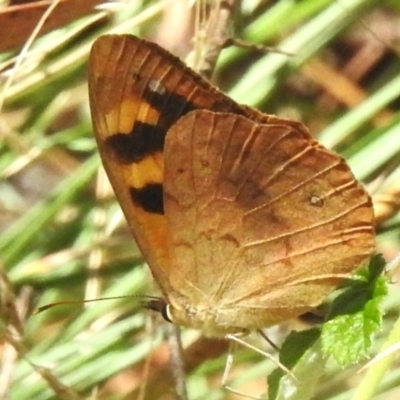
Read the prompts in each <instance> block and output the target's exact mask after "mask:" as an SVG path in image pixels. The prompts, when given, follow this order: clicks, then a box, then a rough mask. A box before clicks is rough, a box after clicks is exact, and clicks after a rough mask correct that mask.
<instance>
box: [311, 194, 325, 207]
mask: <svg viewBox="0 0 400 400" xmlns="http://www.w3.org/2000/svg"><path fill="white" fill-rule="evenodd" d="M310 203H311V205H312V206H315V207H322V206H323V205H324V201H323V200H322V199H321V198H320V197H318V196H311V197H310Z"/></svg>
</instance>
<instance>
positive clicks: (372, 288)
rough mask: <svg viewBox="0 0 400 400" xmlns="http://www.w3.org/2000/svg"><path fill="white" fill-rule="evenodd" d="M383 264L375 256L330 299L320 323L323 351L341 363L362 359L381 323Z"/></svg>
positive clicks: (384, 290)
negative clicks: (326, 317) (326, 315)
mask: <svg viewBox="0 0 400 400" xmlns="http://www.w3.org/2000/svg"><path fill="white" fill-rule="evenodd" d="M384 266H385V262H384V260H383V258H382V257H380V256H376V257H374V259H373V260H372V261H371V263H370V265H369V266H368V268H363V269H361V270H360V271H359V272H357V273H356V275H355V277H354V281H353V282H352V286H351V288H350V289H349V290H347V291H345V292H344V293H342V294H341V295H340V296H338V298H337V299H336V300H335V301H334V303H333V306H332V311H331V314H330V317H329V321H328V322H327V323H325V324H324V326H323V329H322V335H321V340H322V348H323V351H324V353H325V354H327V355H331V356H332V357H333V358H334V359H335V361H336V362H337V363H338V364H339V365H341V366H345V365H347V364H354V363H357V362H359V361H360V360H362V359H365V358H366V357H367V356H368V354H369V351H370V349H371V346H372V340H373V337H374V335H375V334H376V333H377V332H378V331H379V329H380V328H381V326H382V314H383V312H382V309H381V303H382V300H383V298H384V296H385V295H386V294H387V288H386V279H385V278H384V277H383V276H381V275H380V274H381V272H382V270H383V268H384Z"/></svg>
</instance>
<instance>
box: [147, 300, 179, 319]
mask: <svg viewBox="0 0 400 400" xmlns="http://www.w3.org/2000/svg"><path fill="white" fill-rule="evenodd" d="M143 306H144V308H147V309H148V310H152V311H156V312H158V313H160V314H161V316H162V317H163V318H164V319H165V320H166V321H167V322H173V318H172V315H171V311H170V305H169V304H167V303H166V302H165V301H164V300H163V299H154V300H149V301H146V302H145V303H143Z"/></svg>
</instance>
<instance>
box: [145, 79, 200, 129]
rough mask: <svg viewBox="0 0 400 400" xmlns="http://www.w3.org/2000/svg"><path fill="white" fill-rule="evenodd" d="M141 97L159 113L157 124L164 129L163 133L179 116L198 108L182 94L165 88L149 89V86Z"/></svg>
mask: <svg viewBox="0 0 400 400" xmlns="http://www.w3.org/2000/svg"><path fill="white" fill-rule="evenodd" d="M143 98H144V100H145V101H146V102H147V103H148V104H149V105H150V106H151V107H152V108H154V109H156V110H157V111H158V112H159V113H160V119H159V121H158V123H157V125H160V126H162V127H163V128H164V129H165V134H166V132H167V131H168V129H169V128H170V127H171V126H172V125H173V124H174V123H175V122H176V121H177V120H178V119H179V118H181V117H182V116H184V115H185V114H187V113H188V112H189V111H192V110H195V109H197V108H198V107H196V106H195V105H194V104H193V103H191V102H190V101H188V100H187V98H185V97H184V96H181V95H179V94H177V93H172V92H169V91H165V90H163V91H161V92H159V91H155V90H151V89H150V87H149V86H148V87H147V88H146V90H145V91H144V93H143Z"/></svg>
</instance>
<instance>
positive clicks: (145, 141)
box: [106, 121, 165, 164]
mask: <svg viewBox="0 0 400 400" xmlns="http://www.w3.org/2000/svg"><path fill="white" fill-rule="evenodd" d="M164 140H165V130H164V128H162V127H160V126H158V125H151V124H146V123H144V122H140V121H136V122H135V126H134V127H133V129H132V132H130V133H128V134H125V133H116V134H115V135H112V136H110V137H108V138H107V140H106V145H107V146H108V147H110V148H111V150H112V151H113V153H114V154H115V156H116V157H117V158H118V159H119V160H120V161H121V162H122V163H124V164H130V163H133V162H139V161H141V160H143V159H144V158H146V157H147V156H150V155H152V154H154V153H157V152H158V151H162V150H163V148H164Z"/></svg>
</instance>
